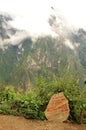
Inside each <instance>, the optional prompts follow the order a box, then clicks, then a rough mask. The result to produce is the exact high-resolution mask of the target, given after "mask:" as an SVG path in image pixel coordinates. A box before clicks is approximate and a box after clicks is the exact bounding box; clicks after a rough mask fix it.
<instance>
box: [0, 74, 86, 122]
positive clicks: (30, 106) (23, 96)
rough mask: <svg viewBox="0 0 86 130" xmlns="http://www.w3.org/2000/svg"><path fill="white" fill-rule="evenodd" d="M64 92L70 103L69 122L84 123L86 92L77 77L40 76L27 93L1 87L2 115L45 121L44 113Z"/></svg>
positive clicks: (0, 104)
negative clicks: (51, 101) (54, 96)
mask: <svg viewBox="0 0 86 130" xmlns="http://www.w3.org/2000/svg"><path fill="white" fill-rule="evenodd" d="M59 92H64V94H65V96H66V97H67V99H68V101H69V106H70V116H69V120H71V121H74V122H77V123H82V122H83V111H84V110H86V99H85V95H86V90H85V89H81V88H80V86H79V85H78V84H77V82H76V78H75V77H66V76H65V77H62V78H58V77H56V76H53V79H52V80H51V79H49V78H44V77H42V76H40V77H39V78H38V79H37V80H36V82H35V87H31V86H30V87H28V89H27V91H24V90H22V89H21V87H20V89H19V88H18V89H17V90H15V89H14V88H13V87H12V86H7V87H4V86H2V85H0V113H1V114H8V115H10V114H11V115H19V116H24V117H25V118H28V119H41V120H44V119H45V115H44V111H45V109H46V106H47V104H48V102H49V100H50V98H51V96H52V95H53V94H55V93H59Z"/></svg>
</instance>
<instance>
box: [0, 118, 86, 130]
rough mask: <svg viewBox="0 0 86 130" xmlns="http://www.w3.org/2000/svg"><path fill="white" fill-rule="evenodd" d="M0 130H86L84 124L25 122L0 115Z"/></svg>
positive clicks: (22, 119)
mask: <svg viewBox="0 0 86 130" xmlns="http://www.w3.org/2000/svg"><path fill="white" fill-rule="evenodd" d="M0 130H86V124H84V125H76V124H71V123H56V122H48V121H37V120H27V119H25V118H23V117H15V116H4V115H0Z"/></svg>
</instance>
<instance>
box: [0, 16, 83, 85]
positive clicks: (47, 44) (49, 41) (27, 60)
mask: <svg viewBox="0 0 86 130" xmlns="http://www.w3.org/2000/svg"><path fill="white" fill-rule="evenodd" d="M0 18H1V19H2V20H1V22H0V26H1V33H0V40H1V42H0V82H5V83H6V84H15V85H18V84H22V85H23V87H24V88H25V86H26V85H27V84H28V83H30V82H34V81H35V79H36V78H37V77H38V76H39V75H42V76H45V77H50V78H51V79H52V76H53V75H58V76H60V77H61V76H64V75H66V74H68V75H73V74H75V73H76V74H77V75H78V78H79V79H80V82H81V81H82V82H83V80H84V79H85V75H86V43H85V39H86V32H85V31H84V30H83V29H79V30H78V31H76V32H72V31H70V33H67V34H66V35H65V34H64V33H65V32H64V33H62V34H59V30H57V32H56V33H58V35H57V37H52V36H40V37H38V38H35V40H33V38H32V37H30V36H29V35H27V33H26V32H25V31H23V30H21V31H20V30H17V29H14V28H12V27H11V26H10V25H9V28H10V29H8V24H9V22H8V20H11V17H6V18H5V16H3V17H2V16H0ZM51 18H52V17H51ZM3 23H5V24H6V26H4V25H3ZM52 24H57V23H56V22H54V23H52ZM58 26H59V25H58ZM9 30H10V31H9ZM63 30H64V29H63ZM63 30H62V31H63ZM3 31H4V33H3ZM66 31H67V30H66ZM8 34H9V35H8ZM14 36H15V39H14Z"/></svg>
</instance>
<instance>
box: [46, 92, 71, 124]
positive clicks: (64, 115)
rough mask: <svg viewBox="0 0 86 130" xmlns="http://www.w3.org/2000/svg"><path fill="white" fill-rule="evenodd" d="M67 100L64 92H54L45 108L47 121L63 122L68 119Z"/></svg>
mask: <svg viewBox="0 0 86 130" xmlns="http://www.w3.org/2000/svg"><path fill="white" fill-rule="evenodd" d="M69 112H70V110H69V105H68V100H67V99H66V97H65V96H64V94H63V93H62V92H61V93H58V94H54V95H53V96H52V97H51V99H50V101H49V104H48V106H47V108H46V110H45V116H46V118H47V119H48V120H49V121H58V122H63V121H66V120H67V119H68V116H69Z"/></svg>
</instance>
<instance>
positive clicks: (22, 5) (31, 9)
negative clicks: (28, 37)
mask: <svg viewBox="0 0 86 130" xmlns="http://www.w3.org/2000/svg"><path fill="white" fill-rule="evenodd" d="M52 6H53V7H54V9H55V11H56V12H58V11H60V12H61V14H62V15H64V16H65V18H66V19H67V21H68V23H69V25H74V26H76V27H83V28H85V29H86V15H85V13H86V0H0V11H1V12H3V11H5V12H8V13H11V14H14V15H15V16H16V17H15V20H14V21H13V22H12V23H11V24H12V25H14V26H15V27H17V28H20V29H26V30H28V31H29V30H30V31H31V32H32V33H38V34H40V33H52V31H51V29H50V26H49V24H48V18H49V15H50V14H52V9H51V7H52Z"/></svg>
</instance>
